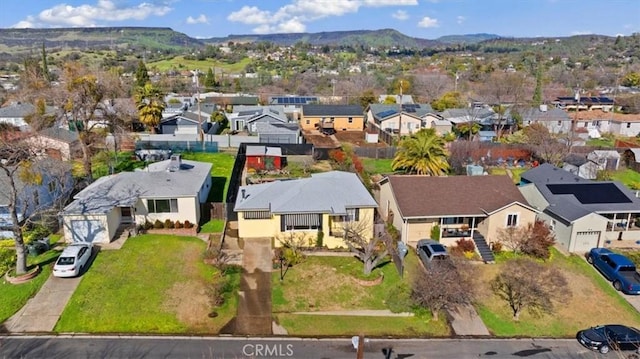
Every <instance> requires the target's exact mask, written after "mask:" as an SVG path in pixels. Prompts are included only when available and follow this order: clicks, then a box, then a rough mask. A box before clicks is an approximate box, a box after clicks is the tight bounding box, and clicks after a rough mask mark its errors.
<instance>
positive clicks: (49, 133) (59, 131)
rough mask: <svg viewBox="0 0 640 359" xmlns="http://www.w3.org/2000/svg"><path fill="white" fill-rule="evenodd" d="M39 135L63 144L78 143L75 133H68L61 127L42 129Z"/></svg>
mask: <svg viewBox="0 0 640 359" xmlns="http://www.w3.org/2000/svg"><path fill="white" fill-rule="evenodd" d="M39 134H40V135H41V136H45V137H48V138H52V139H55V140H58V141H62V142H65V143H73V142H75V141H78V139H79V137H78V133H77V132H75V131H69V130H68V129H66V128H63V127H49V128H45V129H42V130H41V131H40V132H39Z"/></svg>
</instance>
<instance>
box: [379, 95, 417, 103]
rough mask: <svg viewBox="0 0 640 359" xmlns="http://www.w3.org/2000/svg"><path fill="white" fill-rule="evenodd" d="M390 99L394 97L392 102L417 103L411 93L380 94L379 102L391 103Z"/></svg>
mask: <svg viewBox="0 0 640 359" xmlns="http://www.w3.org/2000/svg"><path fill="white" fill-rule="evenodd" d="M388 99H392V100H393V102H392V103H396V104H403V105H405V104H415V102H414V101H413V96H411V95H388V94H384V95H380V96H378V102H379V103H382V104H389V102H388Z"/></svg>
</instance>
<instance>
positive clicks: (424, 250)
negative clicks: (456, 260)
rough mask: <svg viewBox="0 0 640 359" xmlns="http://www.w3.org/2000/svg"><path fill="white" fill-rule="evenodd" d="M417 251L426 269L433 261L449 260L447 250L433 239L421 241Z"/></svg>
mask: <svg viewBox="0 0 640 359" xmlns="http://www.w3.org/2000/svg"><path fill="white" fill-rule="evenodd" d="M416 251H417V252H418V257H420V260H421V261H422V264H424V266H425V267H427V266H429V265H430V264H431V263H432V262H433V261H439V260H447V259H449V252H447V248H446V247H445V246H444V245H442V244H441V243H438V242H436V241H434V240H433V239H421V240H419V241H418V244H417V245H416Z"/></svg>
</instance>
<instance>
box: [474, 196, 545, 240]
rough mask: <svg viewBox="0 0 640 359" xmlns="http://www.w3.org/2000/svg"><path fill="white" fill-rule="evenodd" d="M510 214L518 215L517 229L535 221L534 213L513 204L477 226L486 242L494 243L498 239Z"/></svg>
mask: <svg viewBox="0 0 640 359" xmlns="http://www.w3.org/2000/svg"><path fill="white" fill-rule="evenodd" d="M510 214H517V215H518V227H522V226H527V225H529V224H530V223H534V222H535V220H536V212H534V211H532V210H530V209H528V208H526V207H524V206H522V205H520V204H517V203H514V204H512V205H510V206H507V207H505V208H503V209H502V210H500V211H497V212H494V213H492V214H491V215H490V216H489V217H487V218H486V219H485V220H484V221H482V223H481V224H480V225H479V226H478V230H479V231H480V233H481V234H482V235H483V236H484V237H485V239H486V240H487V242H489V243H491V242H495V241H497V239H498V233H499V230H501V229H504V228H507V217H508V216H509V215H510Z"/></svg>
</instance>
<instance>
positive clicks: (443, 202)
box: [383, 175, 528, 218]
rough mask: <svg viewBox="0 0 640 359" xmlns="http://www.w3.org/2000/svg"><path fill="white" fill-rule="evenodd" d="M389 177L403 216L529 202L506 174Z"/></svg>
mask: <svg viewBox="0 0 640 359" xmlns="http://www.w3.org/2000/svg"><path fill="white" fill-rule="evenodd" d="M387 179H388V181H389V184H390V185H391V189H392V191H393V193H394V197H395V199H396V202H397V203H398V207H399V209H400V213H401V214H402V216H403V217H404V218H408V217H441V216H485V215H486V214H488V213H492V212H493V211H496V210H498V209H500V208H503V207H505V206H507V205H509V204H512V203H514V202H519V203H521V204H523V205H525V206H528V203H527V201H526V200H525V199H524V197H523V196H522V194H521V193H520V191H519V190H518V188H517V187H516V186H515V185H514V184H513V181H512V180H511V178H509V176H506V175H505V176H451V177H431V176H389V177H387ZM383 181H384V180H383Z"/></svg>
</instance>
